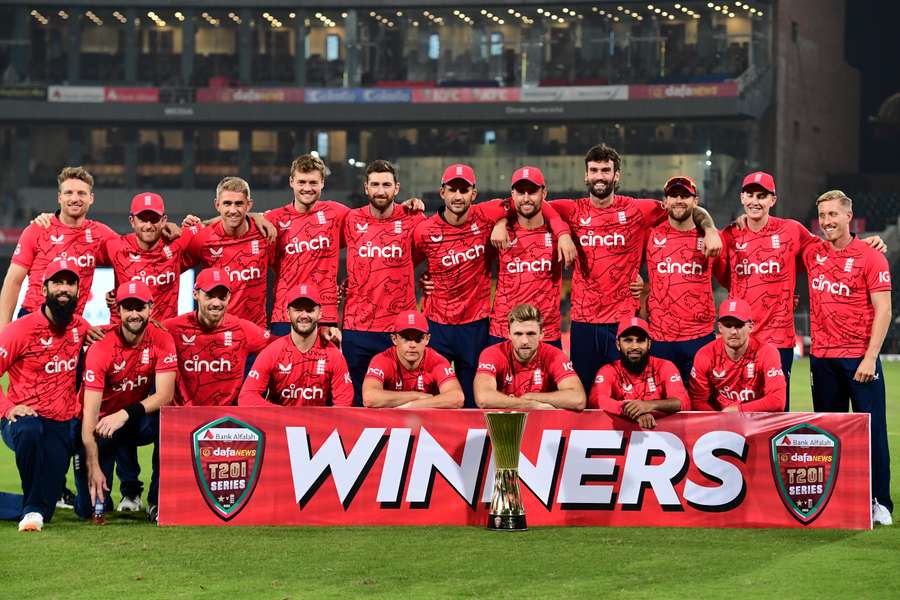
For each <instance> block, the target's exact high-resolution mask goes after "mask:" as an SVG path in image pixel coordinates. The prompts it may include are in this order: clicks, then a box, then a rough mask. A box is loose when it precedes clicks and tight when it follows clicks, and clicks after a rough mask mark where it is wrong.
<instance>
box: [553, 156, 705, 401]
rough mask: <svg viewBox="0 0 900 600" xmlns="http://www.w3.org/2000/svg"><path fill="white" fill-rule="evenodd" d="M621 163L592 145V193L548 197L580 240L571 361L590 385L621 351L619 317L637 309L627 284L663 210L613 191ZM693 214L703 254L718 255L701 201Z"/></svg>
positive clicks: (588, 175)
mask: <svg viewBox="0 0 900 600" xmlns="http://www.w3.org/2000/svg"><path fill="white" fill-rule="evenodd" d="M620 162H621V161H620V158H619V154H618V152H616V151H615V150H613V149H612V148H610V147H609V146H607V145H606V144H600V145H599V146H594V147H593V148H591V149H590V150H588V152H587V154H586V155H585V157H584V166H585V173H584V182H585V185H586V186H587V190H588V197H586V198H580V199H578V200H554V201H553V202H551V204H552V205H553V207H554V208H555V209H556V210H557V212H559V214H560V216H561V217H562V218H563V219H565V220H566V222H567V223H568V224H569V226H570V227H571V228H572V233H573V237H574V238H575V241H576V245H577V247H578V258H577V260H576V262H575V269H574V271H573V273H572V363H573V365H574V367H575V371H576V372H577V373H578V377H579V378H580V379H581V382H582V384H583V385H584V386H585V389H588V388H589V387H590V385H591V383H592V382H593V379H594V375H595V374H596V373H597V370H598V369H599V368H600V367H601V366H602V365H605V364H607V363H610V362H613V361H614V360H616V358H618V353H617V351H616V327H617V324H618V322H619V321H620V320H622V319H624V318H626V317H632V316H634V314H635V313H636V312H637V310H638V301H637V299H636V298H634V297H633V296H632V295H631V293H630V285H631V284H632V283H633V282H634V281H635V279H636V278H637V275H638V271H639V269H640V265H641V255H642V253H643V249H644V242H645V240H646V233H647V230H648V229H649V228H650V227H652V226H654V225H657V224H658V223H660V222H662V220H663V219H665V217H666V212H665V210H664V209H663V206H662V204H660V203H659V201H657V200H638V199H635V198H630V197H628V196H620V195H618V194H616V193H615V191H616V189H617V188H618V185H619V175H620V174H619V166H620ZM694 220H695V223H697V225H698V226H699V227H700V228H701V229H703V231H704V233H705V237H704V254H706V255H707V256H716V255H718V253H719V251H720V250H721V247H722V244H721V240H720V239H719V236H718V233H717V232H716V228H715V225H714V224H713V221H712V218H711V217H710V216H709V213H707V212H706V211H705V210H703V209H702V208H698V209H697V210H696V211H695V212H694Z"/></svg>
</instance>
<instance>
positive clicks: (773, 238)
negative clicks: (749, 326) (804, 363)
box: [722, 217, 818, 348]
mask: <svg viewBox="0 0 900 600" xmlns="http://www.w3.org/2000/svg"><path fill="white" fill-rule="evenodd" d="M817 239H818V238H816V237H815V236H814V235H813V234H811V233H810V232H809V230H807V229H806V227H804V226H803V225H801V224H800V223H798V222H797V221H793V220H791V219H779V218H777V217H769V220H768V222H767V223H766V225H765V226H764V227H763V228H762V229H760V230H759V231H757V232H753V231H750V229H748V228H746V227H745V228H744V229H739V228H738V227H737V226H736V225H729V226H728V227H726V228H725V230H724V231H723V232H722V245H723V249H724V251H723V255H722V256H723V258H725V259H726V262H727V263H728V271H727V272H728V281H727V283H726V287H727V288H728V291H729V296H730V297H731V298H740V299H742V300H745V301H746V302H747V303H748V304H749V305H750V308H752V309H753V335H754V336H755V337H756V338H757V339H760V340H762V341H764V342H768V343H770V344H772V345H773V346H775V347H776V348H793V347H794V338H795V335H796V334H795V332H794V289H795V287H796V282H797V259H798V257H799V256H800V254H801V252H803V249H804V248H806V246H808V245H809V244H810V243H812V242H815V241H816V240H817Z"/></svg>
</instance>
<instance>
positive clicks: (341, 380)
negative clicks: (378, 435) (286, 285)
mask: <svg viewBox="0 0 900 600" xmlns="http://www.w3.org/2000/svg"><path fill="white" fill-rule="evenodd" d="M284 299H285V300H286V301H287V316H288V318H289V319H290V322H291V332H290V333H289V334H288V335H285V336H283V337H280V338H278V339H276V340H275V341H273V342H272V344H271V345H269V346H268V347H267V348H266V349H265V350H263V351H262V352H260V353H259V356H257V357H256V362H255V363H253V369H251V370H250V373H249V375H248V376H247V379H246V380H244V385H243V386H242V387H241V395H240V396H239V397H238V404H240V405H241V406H266V405H270V404H277V405H281V406H353V384H352V383H351V382H350V374H349V373H348V372H347V362H346V361H345V360H344V355H343V354H341V351H340V350H338V349H337V348H336V347H335V346H334V345H332V344H329V343H328V342H326V341H325V340H324V339H323V338H322V337H321V336H320V335H319V334H320V330H319V319H320V317H321V315H322V302H323V301H322V295H321V293H320V292H319V290H318V288H317V287H316V285H315V284H313V283H303V284H300V285H299V286H297V287H296V288H295V289H294V290H293V291H292V292H289V293H285V294H284Z"/></svg>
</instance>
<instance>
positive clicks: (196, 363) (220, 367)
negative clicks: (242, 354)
mask: <svg viewBox="0 0 900 600" xmlns="http://www.w3.org/2000/svg"><path fill="white" fill-rule="evenodd" d="M231 368H232V365H231V361H230V360H228V359H226V358H216V359H213V360H200V357H199V356H197V355H196V354H195V355H194V356H193V357H192V358H190V359H188V360H186V361H184V370H185V371H188V372H189V373H229V372H231Z"/></svg>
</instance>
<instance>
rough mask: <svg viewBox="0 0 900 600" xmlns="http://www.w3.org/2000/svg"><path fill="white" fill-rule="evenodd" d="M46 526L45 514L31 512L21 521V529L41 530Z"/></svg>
mask: <svg viewBox="0 0 900 600" xmlns="http://www.w3.org/2000/svg"><path fill="white" fill-rule="evenodd" d="M43 528H44V515H42V514H41V513H39V512H30V513H28V514H27V515H25V516H24V517H22V520H21V521H19V531H40V530H41V529H43Z"/></svg>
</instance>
